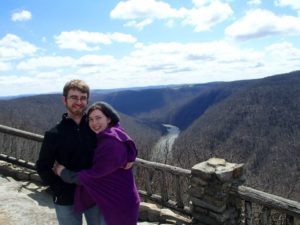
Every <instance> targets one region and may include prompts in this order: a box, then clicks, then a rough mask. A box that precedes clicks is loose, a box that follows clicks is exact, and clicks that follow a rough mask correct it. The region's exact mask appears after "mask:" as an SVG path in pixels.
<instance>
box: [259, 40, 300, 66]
mask: <svg viewBox="0 0 300 225" xmlns="http://www.w3.org/2000/svg"><path fill="white" fill-rule="evenodd" d="M265 49H266V51H267V52H268V54H270V55H271V56H272V58H273V60H274V59H277V62H284V63H286V62H287V61H289V62H293V63H294V64H296V65H297V66H298V65H299V61H300V49H297V48H295V47H294V46H293V44H292V43H289V42H281V43H276V44H272V45H269V46H267V47H266V48H265Z"/></svg>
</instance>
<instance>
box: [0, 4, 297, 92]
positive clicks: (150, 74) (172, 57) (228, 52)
mask: <svg viewBox="0 0 300 225" xmlns="http://www.w3.org/2000/svg"><path fill="white" fill-rule="evenodd" d="M299 36H300V1H299V0H268V1H267V0H265V1H260V0H249V1H247V0H244V1H242V0H239V1H238V0H215V1H214V0H210V1H208V0H161V1H159V0H127V1H125V0H123V1H117V0H107V1H100V0H88V1H79V0H72V1H71V0H63V1H61V0H39V1H36V0H6V1H3V2H2V3H1V7H0V85H1V88H0V96H9V95H19V94H42V93H50V92H61V90H62V87H63V85H64V84H65V82H66V81H68V80H70V79H75V78H79V79H83V80H85V81H86V82H87V83H88V84H89V85H90V86H91V88H92V89H108V88H124V87H139V86H151V85H167V84H188V83H206V82H211V81H233V80H244V79H255V78H261V77H266V76H270V75H275V74H279V73H285V72H290V71H294V70H299V69H300V41H299V40H300V39H299Z"/></svg>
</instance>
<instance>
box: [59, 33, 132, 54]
mask: <svg viewBox="0 0 300 225" xmlns="http://www.w3.org/2000/svg"><path fill="white" fill-rule="evenodd" d="M54 38H55V41H56V44H57V45H58V46H59V47H60V48H63V49H73V50H77V51H97V50H99V49H100V45H101V44H103V45H109V44H112V42H113V41H116V42H122V43H134V42H136V38H135V37H133V36H132V35H129V34H123V33H118V32H115V33H112V34H103V33H97V32H87V31H81V30H74V31H69V32H66V31H65V32H62V33H60V34H59V35H58V36H55V37H54Z"/></svg>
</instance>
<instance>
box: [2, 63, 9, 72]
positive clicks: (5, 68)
mask: <svg viewBox="0 0 300 225" xmlns="http://www.w3.org/2000/svg"><path fill="white" fill-rule="evenodd" d="M10 69H11V65H10V63H6V62H1V61H0V72H4V71H8V70H10Z"/></svg>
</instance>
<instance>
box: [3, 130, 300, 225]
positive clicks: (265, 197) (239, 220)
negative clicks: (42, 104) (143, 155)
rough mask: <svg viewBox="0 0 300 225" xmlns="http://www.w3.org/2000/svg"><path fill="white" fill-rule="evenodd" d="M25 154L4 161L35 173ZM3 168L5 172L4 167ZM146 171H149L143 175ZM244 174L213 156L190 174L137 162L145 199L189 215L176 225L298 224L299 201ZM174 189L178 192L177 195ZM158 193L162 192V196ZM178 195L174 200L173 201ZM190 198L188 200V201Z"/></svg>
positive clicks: (29, 135) (175, 219)
mask: <svg viewBox="0 0 300 225" xmlns="http://www.w3.org/2000/svg"><path fill="white" fill-rule="evenodd" d="M0 128H1V129H0V131H1V133H2V134H4V135H8V136H13V137H15V138H23V139H26V140H31V141H35V142H39V141H41V140H42V139H43V137H42V136H40V135H36V134H33V133H30V132H25V131H21V130H17V129H13V128H9V127H6V126H2V125H1V126H0ZM2 149H6V150H7V146H6V147H5V145H3V146H2ZM26 151H27V152H28V151H31V150H30V149H23V152H19V155H18V156H16V155H14V156H10V155H5V154H3V153H4V152H3V151H2V153H1V155H0V157H1V160H4V161H8V162H12V163H13V164H16V165H19V166H23V167H25V168H28V169H31V170H34V164H33V163H32V162H31V160H29V159H28V157H26V156H25V155H27V156H28V154H24V152H26ZM29 155H31V156H32V155H33V154H29ZM0 168H1V171H2V173H4V172H3V171H5V170H4V169H3V164H2V166H1V167H0ZM141 169H144V171H143V172H142V173H141V171H140V170H141ZM6 171H10V172H8V175H14V176H19V179H20V178H22V179H25V180H32V181H33V180H35V181H38V180H39V178H38V176H37V175H36V174H35V173H34V172H33V171H32V172H27V173H26V172H25V173H22V175H20V174H19V175H17V174H18V173H16V172H13V171H12V170H9V169H8V170H6ZM150 171H151V172H152V173H154V172H158V173H159V174H160V176H159V181H158V183H157V182H153V177H152V178H151V177H149V175H150ZM139 174H143V176H139ZM243 175H244V170H243V164H236V163H229V162H226V161H225V160H224V159H219V158H211V159H209V160H207V161H205V162H202V163H198V164H196V165H195V166H193V167H192V168H191V170H185V169H182V168H178V167H173V166H170V165H165V164H159V163H155V162H149V161H145V160H142V159H138V160H137V162H136V179H137V180H139V179H138V178H141V179H142V182H140V183H139V193H140V195H141V196H142V198H143V199H146V200H150V201H153V202H156V203H158V204H160V205H161V206H164V207H168V208H171V209H174V210H176V211H177V212H180V213H181V214H182V215H185V218H186V219H183V218H184V217H182V216H174V215H173V223H174V224H199V225H209V224H216V225H217V224H220V225H221V224H224V225H229V224H232V225H234V224H292V225H299V223H300V203H298V202H295V201H291V200H288V199H284V198H281V197H279V196H275V195H270V194H268V193H264V192H261V191H257V190H255V189H252V188H249V187H246V186H243V185H242V184H243V183H244V181H245V177H244V176H243ZM174 176H175V183H172V182H171V179H172V177H174ZM182 177H184V178H185V179H187V180H188V181H187V182H188V187H187V186H185V185H184V182H181V181H180V178H182ZM149 179H150V180H149ZM2 181H3V180H2ZM2 183H3V182H2ZM174 184H175V185H174ZM156 185H157V186H156ZM143 186H144V187H145V189H144V190H143ZM172 189H175V191H174V192H173V194H172ZM157 192H160V193H159V194H157ZM174 197H175V200H173V199H174ZM186 197H187V200H188V201H185V200H184V199H185V198H186ZM2 207H3V206H2ZM140 214H141V211H140ZM188 218H190V219H188ZM2 219H3V218H2ZM4 219H5V218H4ZM183 221H185V222H183Z"/></svg>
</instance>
